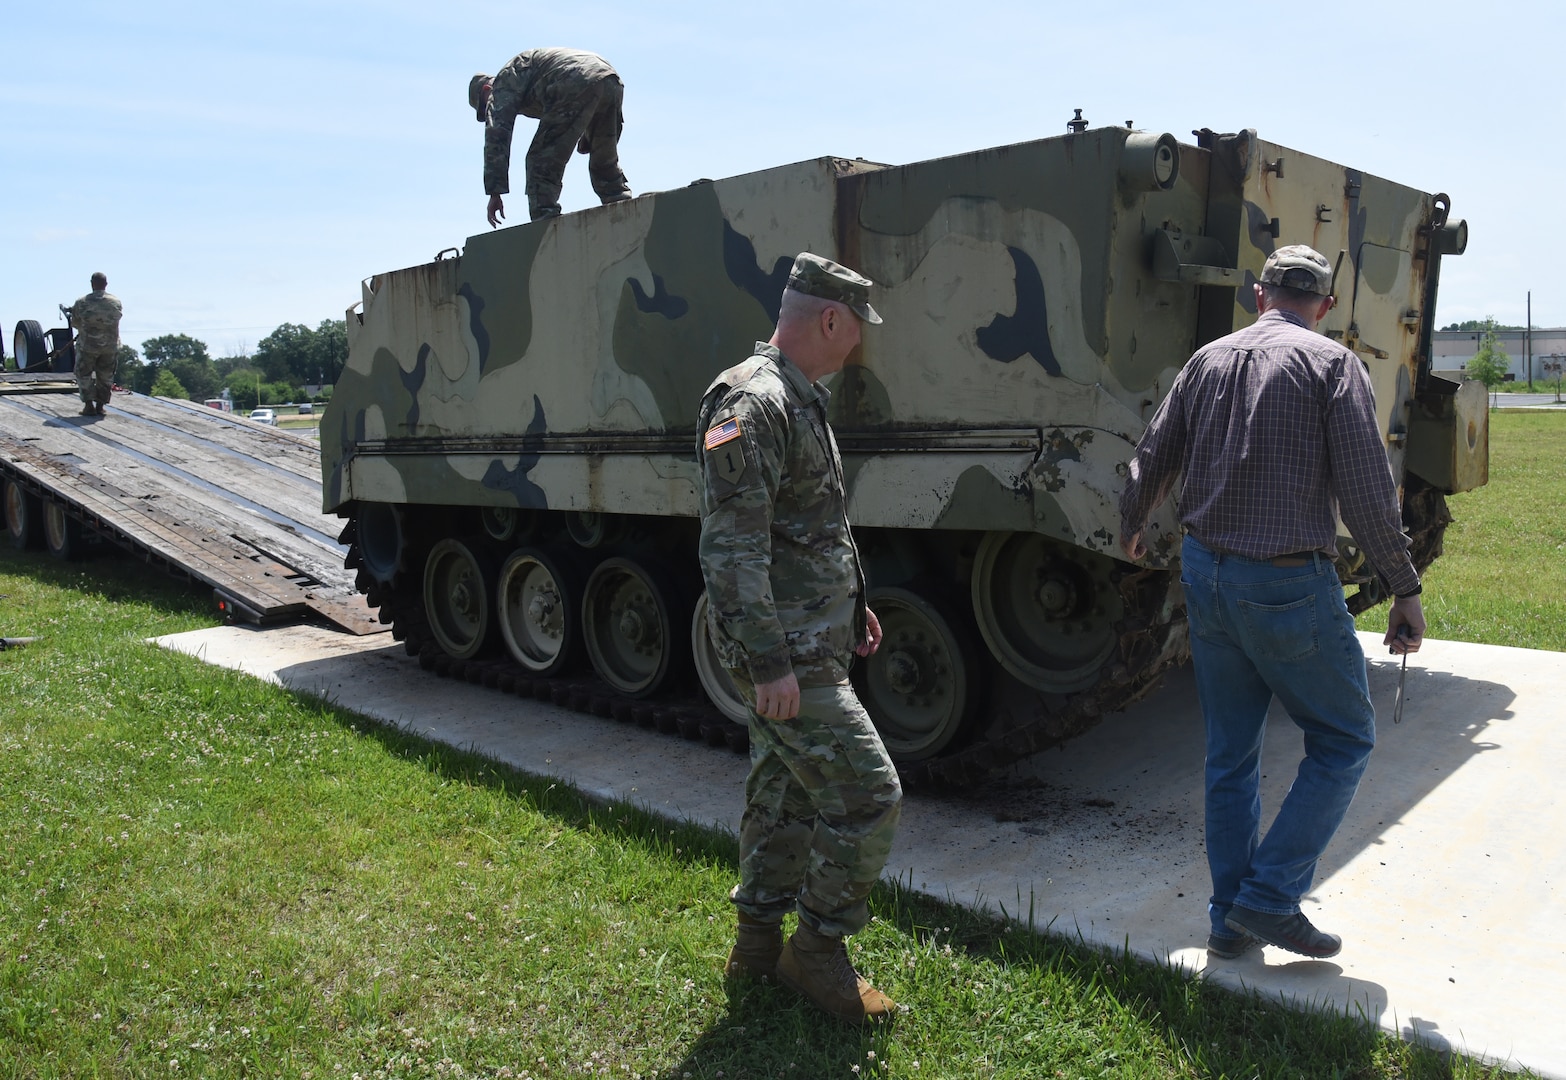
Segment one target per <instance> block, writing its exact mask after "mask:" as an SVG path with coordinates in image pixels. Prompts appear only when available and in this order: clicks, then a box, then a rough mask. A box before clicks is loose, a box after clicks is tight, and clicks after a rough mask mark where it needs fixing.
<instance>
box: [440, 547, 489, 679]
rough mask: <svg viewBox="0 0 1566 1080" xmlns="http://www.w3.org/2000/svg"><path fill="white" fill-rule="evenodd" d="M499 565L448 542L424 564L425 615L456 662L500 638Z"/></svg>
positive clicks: (443, 648) (475, 552) (469, 549)
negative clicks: (497, 627) (497, 629)
mask: <svg viewBox="0 0 1566 1080" xmlns="http://www.w3.org/2000/svg"><path fill="white" fill-rule="evenodd" d="M498 576H499V575H498V574H497V573H496V568H495V561H494V559H493V557H491V556H489V555H488V554H487V553H484V552H482V551H480V550H476V549H474V548H472V547H469V546H468V545H467V544H465V543H463V542H462V541H461V540H455V539H446V540H442V541H440V543H438V544H436V545H435V546H434V547H433V548H431V549H430V555H429V558H428V559H426V560H425V563H424V612H425V615H426V616H427V617H428V619H429V624H430V634H431V635H432V636H433V637H434V638H435V641H436V643H437V644H438V645H439V646H440V647H441V649H442V650H444V651H445V653H446V655H447V656H450V657H451V658H452V659H454V660H471V659H472V658H473V657H475V656H478V655H480V654H481V653H483V652H484V651H485V649H486V648H487V647H488V646H489V644H490V642H491V641H492V640H493V639H494V636H495V625H496V621H497V620H496V619H495V599H494V598H495V581H496V578H497V577H498Z"/></svg>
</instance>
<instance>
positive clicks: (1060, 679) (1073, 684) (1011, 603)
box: [973, 532, 1125, 694]
mask: <svg viewBox="0 0 1566 1080" xmlns="http://www.w3.org/2000/svg"><path fill="white" fill-rule="evenodd" d="M1116 565H1117V564H1116V562H1115V560H1113V559H1111V558H1109V557H1108V556H1107V555H1099V554H1097V553H1095V552H1092V551H1087V550H1085V549H1083V548H1079V547H1073V546H1072V545H1070V544H1061V543H1058V542H1056V541H1054V540H1050V539H1048V538H1046V537H1043V536H1040V535H1039V534H1037V533H1021V532H1019V533H1004V532H992V533H987V534H986V535H985V537H984V540H983V542H982V543H980V544H979V550H978V553H977V554H976V555H975V557H974V565H973V613H974V616H975V618H976V619H977V620H978V623H979V632H980V633H981V634H983V635H984V640H985V642H986V643H987V644H988V645H989V647H990V651H991V652H992V653H994V654H995V658H996V659H997V660H999V661H1000V662H1001V665H1002V666H1003V667H1004V668H1005V669H1006V670H1007V671H1009V672H1011V673H1012V674H1013V675H1015V676H1016V677H1017V678H1018V679H1020V680H1021V681H1022V682H1023V683H1024V684H1026V685H1028V686H1031V687H1033V688H1034V689H1035V690H1042V691H1044V692H1046V693H1053V694H1069V693H1072V692H1074V691H1077V690H1085V689H1087V688H1088V687H1089V686H1092V685H1093V684H1094V683H1095V682H1096V681H1097V680H1098V672H1099V668H1100V667H1102V666H1103V664H1104V662H1105V661H1106V660H1108V659H1109V658H1110V657H1111V656H1113V655H1114V652H1115V648H1116V645H1117V643H1118V639H1117V638H1116V636H1115V623H1116V622H1118V621H1119V620H1120V619H1121V618H1122V617H1123V615H1124V614H1125V604H1124V603H1123V601H1122V600H1121V598H1120V592H1119V590H1118V589H1117V588H1116V587H1115V585H1114V583H1113V582H1112V581H1111V579H1110V575H1111V574H1112V572H1113V571H1114V569H1115V567H1116Z"/></svg>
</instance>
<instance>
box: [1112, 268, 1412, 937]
mask: <svg viewBox="0 0 1566 1080" xmlns="http://www.w3.org/2000/svg"><path fill="white" fill-rule="evenodd" d="M1254 288H1255V290H1256V308H1257V311H1258V312H1259V313H1260V318H1258V319H1257V320H1256V322H1255V323H1254V324H1252V325H1251V326H1249V327H1247V328H1245V329H1244V330H1240V331H1238V332H1237V333H1233V334H1230V335H1228V336H1227V337H1224V338H1220V339H1218V340H1217V341H1214V342H1212V343H1211V344H1209V345H1207V346H1205V347H1204V348H1202V349H1200V350H1199V351H1198V352H1197V353H1196V355H1195V356H1193V357H1191V359H1190V360H1189V361H1188V362H1187V363H1186V365H1185V367H1184V368H1182V369H1181V370H1180V373H1179V375H1177V376H1176V377H1175V381H1174V384H1173V385H1172V386H1171V387H1170V389H1169V395H1168V397H1166V398H1165V399H1164V401H1163V403H1162V404H1161V405H1160V406H1159V408H1158V411H1157V412H1156V413H1155V414H1154V416H1153V419H1152V422H1151V423H1150V424H1149V425H1148V427H1147V430H1146V431H1145V432H1144V433H1143V435H1142V439H1141V441H1140V442H1139V443H1138V444H1137V449H1136V455H1135V457H1134V458H1133V460H1132V461H1131V467H1130V476H1129V478H1128V480H1127V483H1126V489H1125V492H1124V493H1123V494H1122V496H1121V499H1120V524H1121V548H1122V549H1123V550H1124V551H1125V553H1126V556H1127V557H1128V558H1130V559H1140V558H1142V557H1143V556H1144V555H1146V553H1147V549H1146V546H1145V545H1144V543H1143V541H1142V530H1143V529H1144V528H1145V527H1146V525H1147V519H1148V515H1149V514H1150V513H1151V511H1152V510H1153V508H1154V507H1156V506H1158V505H1159V504H1160V503H1161V502H1163V500H1164V499H1166V498H1167V497H1168V496H1169V493H1170V491H1171V490H1172V489H1173V488H1174V485H1175V482H1176V480H1177V479H1179V478H1183V485H1182V488H1181V492H1180V498H1179V506H1180V523H1181V525H1182V526H1183V528H1184V531H1185V540H1184V543H1183V545H1182V548H1181V559H1180V566H1181V569H1180V581H1181V584H1182V586H1183V587H1184V590H1185V601H1186V611H1187V614H1188V616H1189V618H1190V631H1191V659H1192V663H1193V665H1194V667H1195V671H1196V685H1197V692H1198V694H1199V696H1200V698H1201V703H1202V714H1203V717H1204V719H1205V721H1206V727H1207V766H1206V786H1207V812H1206V820H1207V861H1208V866H1209V868H1210V870H1211V872H1212V879H1213V894H1212V900H1211V902H1210V903H1209V905H1208V913H1209V916H1210V918H1211V921H1212V930H1211V934H1210V936H1209V937H1208V940H1207V947H1208V950H1209V952H1210V953H1211V954H1212V955H1214V956H1217V957H1221V958H1223V959H1231V958H1233V957H1236V956H1239V955H1240V954H1241V953H1243V952H1245V951H1246V950H1247V949H1249V948H1251V947H1252V946H1254V945H1257V944H1267V945H1275V946H1277V947H1279V948H1283V949H1287V950H1289V951H1291V952H1295V953H1300V954H1303V955H1305V956H1310V957H1318V958H1321V957H1328V956H1335V955H1337V953H1338V951H1339V950H1340V949H1341V948H1342V945H1343V943H1342V939H1340V938H1339V937H1338V936H1337V935H1335V934H1328V933H1324V932H1322V931H1320V930H1318V929H1316V927H1315V926H1313V925H1312V924H1311V922H1310V920H1309V919H1307V918H1306V917H1305V915H1304V914H1303V913H1302V912H1301V911H1300V898H1301V897H1302V896H1303V895H1304V894H1305V892H1306V891H1307V890H1308V889H1309V888H1310V885H1311V881H1312V879H1313V878H1314V876H1315V872H1316V863H1317V860H1318V859H1320V857H1321V853H1322V852H1323V851H1324V850H1325V849H1326V846H1327V844H1328V843H1329V842H1330V841H1331V839H1332V836H1333V834H1334V833H1335V832H1337V829H1338V825H1339V824H1340V823H1341V822H1342V820H1343V816H1344V814H1345V813H1346V812H1347V811H1348V806H1349V803H1350V802H1351V801H1352V800H1353V798H1354V792H1355V790H1356V789H1357V788H1358V786H1359V779H1360V776H1361V775H1362V774H1363V773H1364V771H1365V766H1366V764H1367V763H1368V762H1369V760H1370V751H1371V749H1372V748H1373V747H1374V746H1375V713H1374V710H1373V709H1372V708H1371V704H1370V692H1369V686H1368V681H1367V678H1366V672H1365V654H1364V651H1363V650H1362V649H1361V648H1360V645H1359V640H1358V638H1356V637H1355V635H1354V619H1353V617H1352V616H1351V615H1350V614H1349V612H1348V608H1347V606H1346V605H1345V604H1344V600H1343V588H1342V585H1341V584H1340V583H1339V581H1338V576H1337V572H1336V571H1335V570H1334V568H1333V564H1332V556H1333V553H1334V552H1335V551H1336V536H1337V525H1336V517H1337V515H1338V514H1341V515H1342V518H1343V524H1344V525H1345V526H1347V528H1348V530H1349V532H1350V533H1351V534H1352V535H1353V537H1354V539H1355V541H1356V542H1357V543H1358V544H1359V546H1360V549H1361V550H1362V551H1363V552H1364V553H1365V556H1366V558H1367V559H1368V560H1369V561H1370V564H1371V565H1372V566H1373V567H1374V568H1375V569H1376V571H1377V572H1378V573H1379V574H1380V575H1381V577H1382V578H1383V579H1384V580H1385V582H1386V583H1387V585H1388V586H1389V587H1390V588H1391V590H1392V592H1393V594H1394V596H1395V597H1396V599H1395V600H1394V601H1393V604H1392V610H1391V614H1390V616H1389V618H1388V622H1387V634H1386V639H1385V643H1386V644H1387V645H1388V646H1390V647H1391V649H1392V651H1393V652H1394V653H1411V652H1417V651H1418V650H1419V645H1420V641H1421V640H1422V638H1423V636H1424V632H1425V617H1424V612H1423V610H1422V609H1421V607H1420V601H1419V590H1420V584H1419V574H1418V572H1417V571H1416V570H1415V569H1414V565H1413V563H1412V561H1410V559H1409V555H1408V537H1407V536H1406V535H1404V533H1403V529H1402V516H1401V513H1400V510H1399V507H1398V496H1397V485H1396V482H1395V481H1394V480H1393V478H1392V470H1391V468H1390V466H1389V465H1388V463H1387V456H1386V450H1385V445H1384V443H1383V440H1382V436H1381V431H1380V429H1379V427H1378V425H1377V423H1376V410H1375V399H1374V397H1373V395H1372V392H1371V387H1370V378H1369V375H1368V374H1367V372H1366V370H1365V366H1364V364H1363V362H1361V361H1360V359H1359V358H1358V357H1357V356H1355V355H1354V353H1353V352H1351V351H1350V350H1349V349H1347V348H1345V347H1344V346H1342V345H1340V344H1338V343H1337V342H1335V341H1332V340H1331V339H1329V338H1326V337H1324V336H1322V335H1320V334H1318V333H1316V332H1315V326H1316V324H1317V323H1318V322H1319V321H1320V320H1321V318H1322V317H1323V316H1324V315H1326V313H1327V312H1328V311H1330V310H1331V309H1332V306H1333V304H1334V299H1333V297H1332V295H1331V293H1332V267H1331V265H1330V264H1329V263H1328V262H1327V260H1326V259H1325V258H1324V257H1322V255H1321V254H1320V253H1319V252H1316V251H1314V250H1312V249H1311V248H1308V247H1306V246H1304V245H1291V246H1288V247H1282V248H1279V249H1278V250H1277V251H1275V252H1273V253H1272V254H1271V255H1269V256H1268V258H1267V261H1266V264H1265V265H1264V266H1263V268H1262V276H1261V282H1260V283H1259V284H1257V285H1255V286H1254ZM1274 696H1276V697H1277V698H1278V699H1279V700H1280V701H1282V702H1283V705H1284V708H1285V709H1287V710H1288V713H1289V716H1290V717H1291V718H1292V719H1293V720H1294V722H1295V724H1297V725H1298V726H1299V728H1300V729H1301V731H1302V732H1303V733H1304V736H1305V757H1304V759H1303V760H1302V761H1301V762H1300V768H1299V773H1298V775H1297V776H1296V777H1295V780H1294V784H1293V786H1292V787H1290V789H1289V793H1288V795H1287V796H1286V797H1285V799H1284V801H1283V805H1282V806H1281V807H1280V808H1279V810H1278V815H1277V817H1276V818H1275V819H1274V821H1273V823H1272V826H1271V827H1270V828H1269V829H1268V830H1267V835H1266V836H1265V837H1262V836H1260V826H1261V798H1260V794H1259V787H1260V780H1261V748H1262V737H1263V734H1264V731H1265V728H1266V718H1267V709H1268V706H1269V705H1270V704H1271V702H1272V699H1273V697H1274Z"/></svg>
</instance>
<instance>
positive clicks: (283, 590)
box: [0, 373, 387, 634]
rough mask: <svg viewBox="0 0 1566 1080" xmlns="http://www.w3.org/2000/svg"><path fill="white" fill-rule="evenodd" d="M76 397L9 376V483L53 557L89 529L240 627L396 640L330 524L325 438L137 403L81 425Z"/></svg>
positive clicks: (123, 399)
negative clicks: (340, 631)
mask: <svg viewBox="0 0 1566 1080" xmlns="http://www.w3.org/2000/svg"><path fill="white" fill-rule="evenodd" d="M75 391H76V387H75V383H74V380H71V379H69V378H68V377H67V378H65V379H63V380H62V378H61V377H60V376H43V375H30V374H11V373H7V374H5V375H3V376H0V480H4V482H5V484H6V485H7V486H9V485H15V486H16V489H17V491H16V496H17V497H22V498H25V499H27V500H30V501H29V502H28V506H30V507H31V508H33V510H34V512H36V513H39V514H41V515H43V517H44V518H45V519H47V520H48V525H49V528H48V530H47V537H48V541H47V542H48V545H49V547H50V548H51V549H52V550H55V552H56V554H61V555H65V556H69V555H70V554H71V549H70V546H69V540H70V539H71V538H73V537H77V536H78V534H79V533H80V531H81V530H83V529H86V530H91V532H92V533H94V534H96V535H98V536H101V537H104V538H107V539H108V540H110V541H112V542H114V543H116V544H118V545H119V546H121V547H124V548H127V549H129V550H132V551H134V552H136V553H137V554H139V555H141V556H142V557H143V558H145V559H146V560H147V561H148V562H150V563H154V564H158V565H161V566H163V567H165V568H166V569H169V570H171V571H174V572H176V573H181V574H184V575H186V576H188V577H190V578H193V579H195V580H197V581H200V582H203V583H205V584H207V585H210V586H211V587H212V589H213V592H214V595H215V597H216V598H217V600H218V602H219V604H220V606H222V608H223V609H224V611H225V613H227V614H228V615H229V616H230V617H232V618H235V619H238V620H241V621H246V622H256V623H263V624H267V623H275V622H282V621H288V620H291V619H297V618H301V617H305V616H308V615H311V614H315V615H319V616H321V617H323V618H326V619H328V620H330V621H331V622H333V623H335V624H336V625H338V626H340V627H342V628H344V629H346V630H349V631H352V632H353V633H356V634H368V633H377V632H381V631H384V630H386V629H387V627H385V626H384V625H382V624H381V623H380V621H379V619H377V617H376V616H375V613H374V612H373V611H372V610H371V609H370V608H369V607H368V606H367V605H366V604H365V602H364V598H363V597H362V596H361V595H360V594H359V592H358V590H357V588H355V586H354V580H353V574H352V572H351V571H349V570H345V569H344V568H343V556H344V554H345V553H346V548H344V547H343V546H342V545H340V544H339V543H338V542H337V537H338V534H339V532H340V531H341V529H342V522H341V521H339V520H338V519H337V518H336V517H332V516H328V515H325V514H323V513H322V512H321V455H320V449H319V447H318V445H317V444H316V441H315V440H314V439H312V438H307V437H304V436H301V435H296V434H294V433H292V432H288V431H280V430H278V429H275V428H271V427H266V426H264V425H261V424H256V423H253V422H251V421H250V420H247V419H243V418H240V417H236V416H234V415H233V414H231V413H224V412H219V411H218V410H216V409H211V408H207V407H206V406H202V405H197V404H194V403H192V402H187V401H175V400H171V399H167V398H154V397H146V396H144V395H141V394H131V393H122V394H117V395H115V398H114V400H113V401H112V402H111V403H110V404H109V406H108V409H107V411H106V415H104V416H81V415H79V413H80V409H81V401H80V399H79V398H78V397H77V396H76V392H75ZM6 497H7V498H11V497H13V493H12V492H10V491H7V492H6ZM78 542H79V540H78Z"/></svg>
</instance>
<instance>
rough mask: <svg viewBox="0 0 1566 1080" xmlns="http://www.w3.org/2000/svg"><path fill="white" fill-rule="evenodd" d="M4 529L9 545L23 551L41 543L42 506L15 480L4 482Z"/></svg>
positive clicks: (35, 497) (34, 496)
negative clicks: (9, 537)
mask: <svg viewBox="0 0 1566 1080" xmlns="http://www.w3.org/2000/svg"><path fill="white" fill-rule="evenodd" d="M5 527H6V531H7V532H8V533H10V534H11V543H12V544H13V545H14V546H16V547H19V548H22V549H23V550H29V549H32V548H36V547H38V546H39V544H41V543H43V505H42V502H41V501H40V500H39V498H38V496H36V495H29V494H28V493H27V492H26V491H25V490H23V488H22V485H21V484H18V483H17V482H16V481H15V480H7V481H6V482H5Z"/></svg>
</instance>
